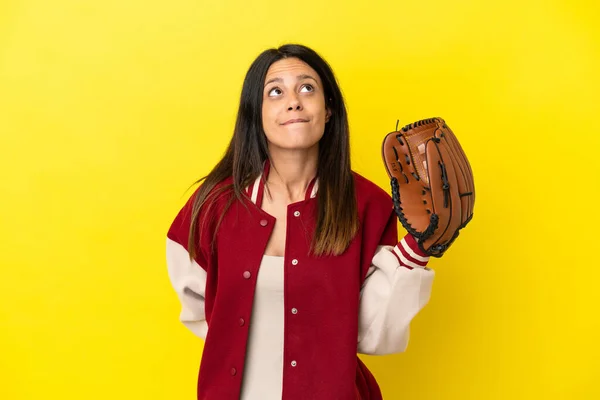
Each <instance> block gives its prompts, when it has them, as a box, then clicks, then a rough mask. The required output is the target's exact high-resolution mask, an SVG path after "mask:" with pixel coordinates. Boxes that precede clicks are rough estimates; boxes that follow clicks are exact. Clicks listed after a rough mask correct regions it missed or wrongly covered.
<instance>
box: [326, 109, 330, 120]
mask: <svg viewBox="0 0 600 400" xmlns="http://www.w3.org/2000/svg"><path fill="white" fill-rule="evenodd" d="M329 118H331V110H330V109H329V108H327V116H326V117H325V122H329Z"/></svg>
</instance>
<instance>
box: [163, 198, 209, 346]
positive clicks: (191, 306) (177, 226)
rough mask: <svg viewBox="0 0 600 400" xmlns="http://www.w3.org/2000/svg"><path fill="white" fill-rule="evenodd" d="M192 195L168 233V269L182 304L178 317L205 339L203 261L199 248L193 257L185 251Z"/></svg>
mask: <svg viewBox="0 0 600 400" xmlns="http://www.w3.org/2000/svg"><path fill="white" fill-rule="evenodd" d="M194 197H195V193H194V195H192V197H191V198H190V199H189V200H188V202H187V203H186V204H185V206H184V207H183V208H182V209H181V210H180V211H179V213H178V214H177V216H176V217H175V220H174V221H173V223H172V224H171V227H170V228H169V231H168V233H167V248H166V256H167V271H168V274H169V280H170V282H171V285H172V286H173V288H174V289H175V293H176V294H177V297H178V299H179V302H180V305H181V312H180V314H179V320H180V321H181V322H182V323H183V324H184V325H185V326H186V327H187V328H188V329H189V330H191V331H192V332H193V333H194V334H195V335H196V336H198V337H200V338H202V339H206V334H207V332H208V323H207V321H206V314H205V304H204V303H205V302H204V298H205V289H206V276H207V274H206V263H205V261H204V256H203V252H202V251H198V253H200V254H198V255H197V256H196V257H195V258H194V259H190V255H189V252H188V238H189V229H190V222H191V214H192V205H193V199H194Z"/></svg>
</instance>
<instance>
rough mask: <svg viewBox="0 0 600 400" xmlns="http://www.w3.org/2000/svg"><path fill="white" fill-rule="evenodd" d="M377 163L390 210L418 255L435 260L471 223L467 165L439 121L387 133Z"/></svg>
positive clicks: (470, 178) (472, 196)
mask: <svg viewBox="0 0 600 400" xmlns="http://www.w3.org/2000/svg"><path fill="white" fill-rule="evenodd" d="M382 157H383V162H384V164H385V166H386V170H387V173H388V175H389V177H390V178H391V186H392V198H393V201H394V210H395V211H396V214H397V216H398V219H399V220H400V222H401V223H402V226H404V228H405V229H406V230H407V231H408V232H409V233H410V234H412V235H413V236H414V237H415V238H416V239H417V242H418V243H419V247H420V249H421V250H422V251H423V252H424V253H426V254H428V255H429V256H432V257H438V258H439V257H441V256H442V255H444V253H445V251H446V250H447V249H448V248H449V247H450V245H451V244H452V242H454V240H455V239H456V237H457V236H458V234H459V231H460V230H461V229H462V228H464V227H465V226H466V225H467V224H468V223H469V221H471V218H473V205H474V203H475V186H474V182H473V172H472V171H471V165H470V164H469V160H468V159H467V156H466V155H465V153H464V151H463V149H462V147H461V146H460V143H459V142H458V140H457V139H456V136H455V135H454V133H453V132H452V131H451V130H450V128H449V127H448V125H446V123H445V121H444V120H443V119H442V118H430V119H424V120H420V121H417V122H414V123H412V124H408V125H406V126H405V127H403V128H402V129H400V130H398V125H397V124H396V131H394V132H390V133H388V134H387V135H386V136H385V138H384V140H383V145H382Z"/></svg>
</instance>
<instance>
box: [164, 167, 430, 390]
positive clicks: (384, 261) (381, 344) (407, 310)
mask: <svg viewBox="0 0 600 400" xmlns="http://www.w3.org/2000/svg"><path fill="white" fill-rule="evenodd" d="M268 171H269V163H268V161H266V162H265V166H264V170H263V173H262V175H261V176H259V177H258V178H257V179H256V181H255V182H254V183H253V184H252V185H250V186H249V187H248V188H246V191H245V193H244V196H243V199H242V200H241V201H239V200H237V199H236V200H235V201H234V202H233V203H232V205H231V206H230V208H229V209H228V210H227V212H226V213H225V215H224V217H223V219H222V222H221V225H220V226H219V228H218V232H217V236H216V239H215V243H214V245H215V249H214V251H211V245H212V244H213V243H212V242H213V233H214V231H215V229H216V221H217V220H218V218H216V219H215V220H214V221H215V222H214V223H210V224H208V225H207V226H206V227H205V229H203V231H202V234H201V235H200V237H199V238H198V243H199V251H198V252H197V253H198V254H197V256H195V257H194V259H193V260H190V259H189V253H188V250H189V249H188V232H189V227H190V222H191V219H190V218H191V207H192V201H193V198H194V195H192V196H191V197H190V198H189V200H188V201H187V203H186V204H185V205H184V206H183V208H182V209H181V210H180V211H179V212H178V214H177V216H176V217H175V220H174V221H173V223H172V224H171V226H170V228H169V230H168V233H167V247H166V254H167V270H168V275H169V279H170V282H171V284H172V285H173V288H174V290H175V292H176V294H177V296H178V299H179V301H180V303H181V313H180V315H179V319H180V321H181V322H182V323H183V324H184V325H185V326H186V327H187V328H189V330H191V331H192V332H193V333H194V334H195V335H196V336H198V337H200V338H201V339H203V340H204V341H205V343H204V350H203V354H202V359H201V362H200V368H199V374H198V381H197V398H198V400H234V399H235V400H237V399H239V397H240V390H241V383H242V376H243V373H244V362H245V354H246V345H247V341H248V326H249V324H250V323H251V322H252V321H250V316H251V311H252V303H253V298H254V290H255V284H256V278H257V275H258V267H259V265H260V263H261V259H262V257H263V255H264V252H265V248H266V246H267V242H268V240H269V237H270V235H271V233H272V231H273V227H274V224H275V218H274V217H273V216H271V215H270V214H268V213H266V212H265V211H263V210H262V209H261V208H260V204H262V197H263V191H264V179H262V178H263V177H266V176H268ZM353 177H354V183H355V193H356V199H357V203H358V212H359V222H360V228H359V230H358V233H357V234H356V236H355V238H354V239H353V240H352V242H351V243H350V245H349V247H348V249H347V250H346V251H345V252H344V253H342V254H341V255H339V256H319V257H315V256H311V255H310V254H309V251H308V250H309V246H310V243H311V240H312V234H313V232H314V229H315V226H316V212H317V196H318V178H314V179H313V180H312V181H311V183H310V185H309V186H308V188H307V190H306V194H305V198H304V200H303V201H299V202H296V203H293V204H289V205H288V207H287V215H286V223H287V229H286V241H285V243H286V245H285V253H284V304H285V310H286V311H285V312H286V314H285V316H284V352H283V363H284V365H283V393H282V399H284V400H307V399H313V400H332V399H339V400H356V399H362V400H381V399H382V395H381V392H380V389H379V386H378V384H377V381H376V380H375V378H374V377H373V375H372V374H371V373H370V371H369V370H368V369H367V367H366V366H365V365H364V363H362V362H361V360H360V359H359V358H358V355H357V353H361V354H392V353H399V352H403V351H405V350H406V347H407V345H408V340H409V330H410V329H409V328H410V322H411V320H412V319H413V317H414V316H415V315H416V314H417V313H418V312H419V311H420V310H421V309H422V308H423V307H424V306H425V305H426V304H427V302H428V301H429V298H430V295H431V289H432V284H433V278H434V271H433V270H432V269H430V268H428V267H427V263H428V261H429V258H428V257H426V256H425V254H423V253H422V252H421V251H420V250H419V248H418V246H417V243H416V241H415V239H414V237H412V236H411V235H410V234H407V235H406V236H404V237H403V238H402V239H401V240H400V241H398V230H397V219H396V218H397V217H396V214H395V212H394V210H393V205H392V204H393V203H392V199H391V197H390V195H389V194H388V193H387V192H385V191H384V190H383V189H381V188H380V187H379V186H377V185H376V184H374V183H373V182H371V181H369V180H368V179H366V178H365V177H363V176H361V175H360V174H358V173H356V172H354V171H353ZM231 182H232V179H231V178H228V179H226V180H225V181H223V184H227V183H231ZM194 194H195V193H194ZM340 201H343V199H340ZM225 203H226V199H225V198H224V197H223V198H221V199H218V200H217V203H216V204H217V207H216V210H215V212H220V211H221V210H223V209H224V208H223V206H224V204H225ZM203 209H204V208H203Z"/></svg>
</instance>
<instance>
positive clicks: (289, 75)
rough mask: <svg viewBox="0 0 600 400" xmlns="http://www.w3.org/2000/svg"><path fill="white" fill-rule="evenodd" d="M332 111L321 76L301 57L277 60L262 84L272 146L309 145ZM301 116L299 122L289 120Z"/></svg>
mask: <svg viewBox="0 0 600 400" xmlns="http://www.w3.org/2000/svg"><path fill="white" fill-rule="evenodd" d="M330 117H331V112H330V111H329V110H328V109H327V108H326V106H325V94H324V91H323V85H322V84H321V78H320V77H319V75H318V74H317V73H316V72H315V70H314V69H312V68H311V67H310V66H309V65H308V64H306V63H304V62H303V61H301V60H300V59H298V58H286V59H282V60H279V61H276V62H274V63H273V64H271V66H270V67H269V70H268V71H267V76H266V78H265V85H264V87H263V106H262V123H263V129H264V131H265V134H266V135H267V140H268V141H269V146H270V147H271V148H272V147H273V146H275V147H279V148H282V149H289V150H291V149H298V150H299V149H308V148H311V147H313V146H315V145H316V144H317V143H318V142H319V140H320V139H321V137H322V136H323V132H324V131H325V123H326V122H327V121H328V120H329V118H330ZM295 119H299V120H302V121H300V122H288V121H290V120H295Z"/></svg>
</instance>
